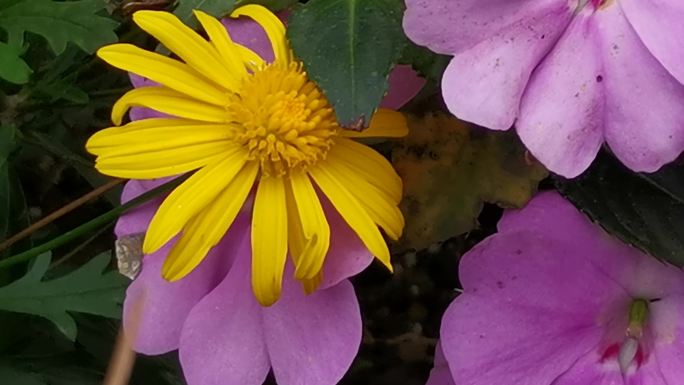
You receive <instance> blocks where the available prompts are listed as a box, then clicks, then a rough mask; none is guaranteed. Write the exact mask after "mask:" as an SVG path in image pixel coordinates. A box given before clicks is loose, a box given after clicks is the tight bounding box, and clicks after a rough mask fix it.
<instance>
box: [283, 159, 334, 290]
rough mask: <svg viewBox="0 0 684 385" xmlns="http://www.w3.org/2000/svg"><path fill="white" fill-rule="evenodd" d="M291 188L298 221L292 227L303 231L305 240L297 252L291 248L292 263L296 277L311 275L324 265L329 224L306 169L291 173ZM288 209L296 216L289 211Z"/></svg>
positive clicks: (301, 277)
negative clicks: (296, 224)
mask: <svg viewBox="0 0 684 385" xmlns="http://www.w3.org/2000/svg"><path fill="white" fill-rule="evenodd" d="M290 188H291V191H292V195H293V198H294V203H295V209H296V212H297V214H298V215H297V216H296V219H297V220H298V222H299V226H297V227H296V228H295V229H292V230H294V231H301V232H302V236H303V243H304V244H303V245H302V246H303V248H302V250H300V252H299V253H298V255H295V254H294V253H292V252H291V254H292V257H293V259H294V263H295V278H297V279H300V280H301V279H311V278H313V277H315V276H316V275H317V274H318V272H319V271H320V270H321V268H322V267H323V261H324V260H325V256H326V254H327V253H328V248H329V246H330V226H329V225H328V221H327V219H326V218H325V213H324V212H323V206H321V202H320V200H319V198H318V195H317V194H316V190H314V188H313V185H312V184H311V180H310V179H309V176H307V175H306V174H305V173H299V172H295V173H292V174H291V175H290ZM288 213H289V215H290V216H291V217H293V218H295V216H294V215H293V213H292V212H288Z"/></svg>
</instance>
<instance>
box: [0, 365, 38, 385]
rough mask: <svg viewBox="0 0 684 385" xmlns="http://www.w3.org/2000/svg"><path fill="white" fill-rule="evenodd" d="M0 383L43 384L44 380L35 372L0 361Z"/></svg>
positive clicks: (8, 384) (18, 384)
mask: <svg viewBox="0 0 684 385" xmlns="http://www.w3.org/2000/svg"><path fill="white" fill-rule="evenodd" d="M0 384H7V385H45V381H43V379H42V378H41V377H40V376H39V375H37V374H35V373H30V372H27V371H24V370H22V369H20V368H17V367H15V366H14V365H12V364H11V363H10V362H7V361H0Z"/></svg>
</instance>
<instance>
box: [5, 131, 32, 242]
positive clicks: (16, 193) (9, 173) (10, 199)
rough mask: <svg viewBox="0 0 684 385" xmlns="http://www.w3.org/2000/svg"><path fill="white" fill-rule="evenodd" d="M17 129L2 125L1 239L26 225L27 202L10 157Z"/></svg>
mask: <svg viewBox="0 0 684 385" xmlns="http://www.w3.org/2000/svg"><path fill="white" fill-rule="evenodd" d="M16 135H17V131H16V129H15V128H14V127H11V126H0V240H2V239H5V238H7V236H8V235H10V233H11V232H14V231H17V230H19V229H18V228H17V227H23V226H25V222H26V216H27V212H26V202H25V200H24V193H23V191H22V189H21V185H20V182H19V180H18V179H17V177H16V175H15V173H14V170H13V169H12V167H11V166H10V163H9V157H10V155H11V153H12V151H13V150H14V148H15V146H16Z"/></svg>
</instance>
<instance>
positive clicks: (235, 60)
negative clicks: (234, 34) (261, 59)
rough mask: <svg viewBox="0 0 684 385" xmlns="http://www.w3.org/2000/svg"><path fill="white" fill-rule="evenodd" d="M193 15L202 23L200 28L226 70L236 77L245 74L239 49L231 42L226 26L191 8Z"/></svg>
mask: <svg viewBox="0 0 684 385" xmlns="http://www.w3.org/2000/svg"><path fill="white" fill-rule="evenodd" d="M193 12H194V13H195V17H196V18H197V20H199V22H200V24H202V28H204V31H205V32H206V33H207V35H208V36H209V40H210V41H211V44H212V45H213V46H214V48H215V49H216V51H218V53H219V56H220V58H221V60H222V61H223V63H224V65H225V66H226V68H228V70H229V71H230V72H231V73H233V74H235V75H236V76H237V77H238V78H240V79H241V78H242V77H244V76H247V70H246V68H245V64H246V63H245V62H244V61H243V56H242V55H241V53H240V49H239V48H238V47H237V46H236V45H235V43H233V41H232V40H231V39H230V36H229V35H228V31H226V27H224V26H223V24H221V22H220V21H218V20H217V19H216V18H214V17H212V16H209V15H207V14H206V13H204V12H202V11H200V10H193Z"/></svg>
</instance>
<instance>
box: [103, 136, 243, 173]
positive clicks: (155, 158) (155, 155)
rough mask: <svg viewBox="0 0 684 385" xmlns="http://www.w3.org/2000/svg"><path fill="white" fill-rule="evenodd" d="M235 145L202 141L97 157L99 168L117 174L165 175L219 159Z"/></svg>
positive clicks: (193, 168)
mask: <svg viewBox="0 0 684 385" xmlns="http://www.w3.org/2000/svg"><path fill="white" fill-rule="evenodd" d="M231 145H233V144H232V143H231V142H215V143H202V144H196V145H190V146H185V147H181V148H174V149H169V150H163V151H151V152H145V153H140V154H133V155H126V156H115V157H99V158H97V159H96V161H95V168H96V169H97V170H98V171H100V172H101V173H103V174H105V175H110V176H113V177H117V178H126V179H155V178H164V177H167V176H173V175H179V174H183V173H186V172H188V171H192V170H196V169H198V168H202V167H205V166H207V165H209V164H212V163H216V161H219V160H220V159H221V158H223V155H224V154H225V152H226V151H227V150H229V149H230V148H231ZM233 146H234V145H233Z"/></svg>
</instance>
